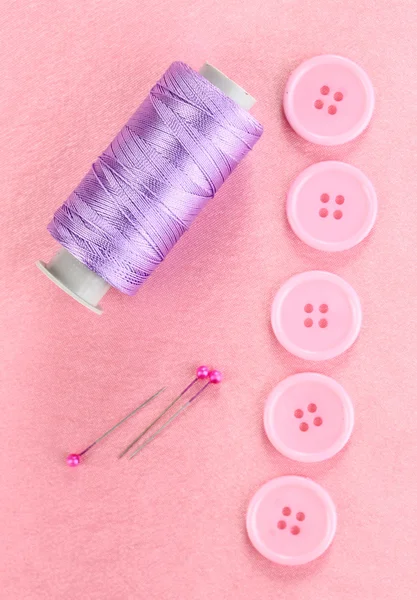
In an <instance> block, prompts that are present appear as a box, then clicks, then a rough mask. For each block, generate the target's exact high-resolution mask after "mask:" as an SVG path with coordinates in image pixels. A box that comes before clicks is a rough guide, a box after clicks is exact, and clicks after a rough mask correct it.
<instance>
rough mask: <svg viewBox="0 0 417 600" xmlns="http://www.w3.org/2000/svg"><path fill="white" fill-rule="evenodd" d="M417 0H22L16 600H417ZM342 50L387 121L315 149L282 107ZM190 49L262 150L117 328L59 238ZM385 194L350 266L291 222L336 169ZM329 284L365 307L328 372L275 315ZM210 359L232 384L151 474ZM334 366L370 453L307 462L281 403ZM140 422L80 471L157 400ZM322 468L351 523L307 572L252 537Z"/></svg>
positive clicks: (6, 542) (10, 261)
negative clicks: (333, 164) (65, 280)
mask: <svg viewBox="0 0 417 600" xmlns="http://www.w3.org/2000/svg"><path fill="white" fill-rule="evenodd" d="M416 34H417V17H416V12H415V2H414V0H402V1H401V0H394V1H393V0H352V1H351V2H345V0H315V1H313V0H297V1H289V0H251V1H249V0H228V2H220V1H219V0H209V1H207V0H193V1H191V0H173V1H172V2H163V1H161V0H141V1H140V2H136V1H135V0H119V1H118V2H112V1H111V0H101V1H99V0H82V1H81V0H73V1H72V2H64V1H62V0H55V1H54V2H50V1H47V0H38V1H31V2H13V1H11V0H3V2H2V6H1V18H0V40H1V42H0V89H1V94H0V121H1V126H0V153H1V156H0V164H1V177H0V197H1V211H0V227H1V228H0V231H1V245H0V252H1V260H0V269H1V273H0V295H1V298H0V333H1V338H0V340H1V360H0V370H1V381H0V392H1V398H2V415H1V419H0V439H1V459H0V460H1V462H0V506H1V510H0V546H1V569H0V589H1V592H0V596H1V598H4V599H5V600H26V599H34V600H38V599H39V600H43V599H48V600H49V599H59V600H131V599H132V600H133V599H139V600H142V599H145V598H146V599H149V600H150V599H152V600H179V599H181V600H228V599H232V598H234V599H239V600H255V599H258V598H259V599H263V600H277V599H282V600H284V599H285V600H317V599H318V598H320V599H323V600H350V599H352V598H360V599H361V600H371V599H372V600H373V599H378V600H388V599H390V600H391V599H392V600H399V599H401V600H412V599H414V598H415V597H416V595H417V575H416V569H415V564H414V561H415V548H416V543H417V525H416V518H415V514H416V504H417V485H416V476H415V465H416V461H417V450H416V438H417V419H416V411H415V398H416V393H417V386H416V376H415V360H416V339H417V327H416V314H417V301H416V276H417V270H416V266H415V265H416V251H415V244H416V238H417V226H416V222H417V221H416V216H415V215H416V212H415V190H416V187H417V174H416V173H417V170H416V157H417V142H416V140H417V128H416V122H417V101H416V100H417V86H416V64H417V43H416V39H417V35H416ZM322 53H334V54H341V55H344V56H347V57H349V58H351V59H352V60H354V61H356V62H358V63H359V64H360V65H361V66H362V67H363V68H364V69H365V70H366V71H367V73H368V74H369V76H370V78H371V80H372V82H373V84H374V87H375V93H376V108H375V113H374V116H373V119H372V121H371V125H370V127H369V128H368V130H367V131H366V132H365V133H364V134H363V135H362V136H361V137H360V138H358V139H357V140H356V141H354V142H352V143H349V144H346V145H344V146H340V147H335V148H324V147H319V146H315V145H313V144H310V143H308V142H305V141H303V140H302V139H301V138H299V137H298V136H297V135H296V134H295V133H293V131H292V130H291V129H290V127H289V126H288V124H287V123H286V121H285V118H284V117H283V114H282V108H281V106H282V95H283V89H284V86H285V82H286V80H287V78H288V76H289V74H290V72H291V70H292V69H294V68H295V67H296V66H297V65H298V64H299V63H300V62H301V61H302V60H304V59H306V58H308V57H311V56H314V55H317V54H322ZM173 60H184V61H185V62H188V63H189V64H190V65H191V66H193V67H194V68H196V69H198V68H199V67H200V65H201V64H202V63H203V62H204V61H205V60H209V61H210V62H211V63H212V64H214V65H216V66H217V67H218V68H219V69H221V70H223V71H224V72H225V73H226V74H228V75H229V76H230V77H231V78H233V79H234V80H235V81H237V82H238V83H239V84H240V85H242V86H243V87H245V88H246V89H247V90H248V92H249V93H251V94H252V95H253V96H255V97H256V98H257V100H258V102H257V104H256V106H255V107H254V109H253V114H254V115H255V116H256V117H257V118H258V119H259V120H260V121H261V123H262V124H263V125H264V127H265V132H264V135H263V138H262V139H261V141H260V142H259V144H258V145H257V146H256V147H255V149H254V151H253V152H252V153H251V154H250V155H249V156H248V157H247V158H246V159H245V161H244V162H243V163H242V164H241V165H240V166H239V168H238V169H237V171H236V172H235V173H234V174H233V176H232V177H231V178H230V179H229V180H228V181H227V182H226V184H225V185H224V186H223V188H222V189H221V190H220V193H219V194H218V195H217V196H216V197H215V199H214V200H213V201H212V202H210V203H209V205H208V206H207V207H206V209H205V210H204V212H203V213H202V214H201V215H200V217H199V218H198V219H197V221H196V222H195V223H194V225H193V226H192V228H191V230H190V231H189V233H187V234H186V235H185V236H184V237H183V238H182V239H181V241H180V242H179V244H178V245H177V246H176V247H175V249H174V250H173V251H172V252H171V254H170V255H169V257H168V258H167V260H166V261H165V262H164V263H163V265H162V266H161V267H160V268H158V270H157V271H156V272H155V273H154V274H153V276H152V277H151V278H150V279H149V280H148V281H147V282H146V284H145V285H144V286H143V288H142V289H141V290H140V291H139V293H138V294H137V295H136V296H135V297H128V296H124V295H122V294H121V293H119V292H117V291H111V292H110V293H109V294H107V296H106V297H105V299H104V300H103V307H104V314H103V315H102V316H101V317H97V316H96V315H94V314H93V313H90V312H88V311H87V310H86V309H85V308H84V307H82V306H81V305H78V304H77V303H76V302H74V301H73V300H72V299H71V298H69V297H68V296H66V295H65V294H64V293H63V292H61V291H60V290H59V289H58V288H56V287H55V286H54V285H53V284H52V283H51V282H49V281H48V280H47V279H46V278H45V277H44V276H43V275H42V274H41V273H40V272H39V271H38V270H37V269H36V268H35V266H34V262H35V261H36V260H38V259H42V260H49V259H50V257H51V256H52V255H53V253H54V252H55V250H56V249H57V245H56V243H55V242H54V241H53V240H52V239H51V237H50V236H49V235H48V233H47V231H46V224H47V223H48V221H49V220H50V217H51V215H52V214H53V212H54V210H55V209H56V207H57V206H59V205H60V204H61V203H62V202H63V201H64V200H65V198H66V197H67V196H68V195H69V193H70V192H71V191H72V189H73V188H74V187H75V186H76V185H77V183H78V182H79V180H80V179H81V177H82V176H83V175H84V173H85V172H86V171H87V170H88V168H89V165H90V164H91V162H92V161H93V160H94V159H95V157H96V156H97V155H98V154H99V153H100V152H101V151H102V150H103V149H104V148H105V147H106V146H107V144H108V143H109V141H110V140H111V139H112V138H113V137H114V136H115V135H116V133H117V132H118V130H119V129H120V128H121V126H122V125H123V124H124V123H125V122H126V120H127V119H128V117H129V116H130V115H131V114H132V112H133V111H134V110H135V108H136V107H137V106H138V105H139V104H140V102H141V101H142V99H143V98H144V96H145V95H146V93H147V92H148V90H149V89H150V87H151V86H152V84H153V83H154V82H155V81H156V80H157V78H158V77H159V76H160V75H161V74H162V73H163V72H164V70H165V69H166V68H167V67H168V65H169V64H170V63H171V62H172V61H173ZM326 159H337V160H345V161H347V162H350V163H352V164H353V165H355V166H357V167H359V168H360V169H362V170H363V171H364V172H365V173H366V174H367V175H368V176H369V177H370V179H371V181H372V182H373V184H374V186H375V188H376V190H377V194H378V198H379V214H378V218H377V222H376V225H375V228H374V230H373V232H372V234H371V236H370V237H369V238H368V239H367V240H366V241H365V242H363V243H362V244H360V245H359V246H358V247H356V248H354V249H352V250H350V251H348V252H344V253H340V254H325V253H322V252H319V251H314V250H312V249H310V248H309V247H307V246H306V245H304V244H303V243H302V242H301V241H299V240H298V239H297V238H296V237H295V236H294V234H293V233H292V232H291V230H290V228H289V226H288V224H287V221H286V217H285V210H284V206H285V195H286V191H287V190H288V187H289V185H290V184H291V182H292V181H293V179H294V178H295V177H296V176H297V175H298V173H299V172H300V171H301V170H302V169H303V168H305V167H307V166H308V165H310V164H312V163H314V162H317V161H318V160H326ZM308 269H325V270H329V271H333V272H335V273H337V274H339V275H341V276H342V277H344V278H345V279H346V280H347V281H348V282H349V283H351V284H352V285H353V287H354V288H355V289H356V291H357V292H358V294H359V296H360V298H361V301H362V305H363V312H364V319H363V327H362V330H361V333H360V336H359V339H358V341H357V342H356V343H355V345H354V346H353V347H352V348H351V349H350V350H349V351H348V352H346V353H345V354H343V355H342V356H340V357H339V358H337V359H334V360H329V361H326V362H323V363H309V362H306V361H303V360H301V359H296V358H294V357H292V356H291V355H290V354H288V353H287V352H286V351H285V350H284V349H283V348H281V347H280V345H279V344H278V342H277V341H276V339H275V338H274V336H273V333H272V331H271V326H270V306H271V302H272V299H273V297H274V295H275V293H276V291H277V289H278V288H279V286H280V284H282V283H283V282H284V281H285V280H286V279H287V278H288V277H290V276H291V275H293V274H295V273H298V272H301V271H304V270H308ZM201 363H209V364H210V365H213V366H216V367H218V368H219V369H221V370H222V371H224V374H225V381H224V383H223V384H222V385H221V386H219V387H214V386H213V387H212V388H210V391H208V392H207V393H206V394H205V395H204V396H202V397H201V399H200V400H199V402H198V404H196V405H195V406H193V407H192V409H190V410H189V411H187V412H186V413H184V414H183V416H182V417H181V419H180V420H179V421H178V422H177V423H176V424H175V426H173V427H171V428H169V429H168V430H167V431H166V432H165V433H164V435H163V436H161V437H160V438H159V439H158V441H157V442H155V443H154V444H153V445H152V446H151V447H149V448H147V450H146V452H143V454H141V455H139V456H138V457H136V458H135V460H133V461H130V462H129V461H126V460H121V461H118V460H117V454H118V452H119V451H120V450H121V449H122V448H123V447H124V446H125V445H126V444H127V443H128V442H129V441H130V440H131V439H133V437H134V436H135V434H137V433H138V432H139V430H140V428H141V427H142V426H143V425H144V424H145V423H146V422H147V421H148V420H149V419H150V418H151V416H153V415H154V414H155V413H156V412H157V410H158V409H161V408H162V407H163V406H165V404H166V403H167V401H168V395H169V397H173V395H174V394H175V393H176V392H179V391H180V390H181V389H183V387H185V385H187V383H188V382H189V381H190V380H191V379H192V377H193V370H194V368H195V367H196V366H197V365H198V364H201ZM306 370H314V371H318V372H322V373H325V374H327V375H331V376H332V377H334V378H335V379H337V380H338V381H339V382H340V383H341V384H342V385H343V386H344V387H345V388H346V390H347V391H348V393H349V394H350V395H351V397H352V399H353V403H354V407H355V413H356V422H355V428H354V431H353V435H352V438H351V440H350V442H349V444H348V446H347V447H346V448H345V449H344V450H343V451H342V452H341V453H340V454H339V455H337V456H336V457H334V458H333V459H331V460H328V461H325V462H323V463H319V464H314V465H306V464H302V463H296V462H293V461H291V460H289V459H286V458H284V457H283V456H281V455H280V454H278V453H277V451H276V450H275V449H274V448H273V447H272V446H271V444H270V443H269V442H268V440H267V438H266V436H265V434H264V431H263V426H262V417H263V407H264V403H265V400H266V397H267V395H268V393H269V392H270V390H271V389H272V388H273V387H274V386H275V385H276V384H277V383H278V382H279V381H280V380H281V379H283V378H284V377H286V376H287V375H290V374H292V373H297V372H302V371H306ZM163 385H167V386H168V387H169V390H168V391H167V396H164V397H161V398H158V400H156V401H155V402H154V403H153V404H151V405H149V406H148V407H147V408H146V409H145V410H144V411H143V413H141V414H140V415H138V416H137V417H136V418H135V419H134V421H132V422H130V423H128V424H126V425H125V426H124V427H123V428H121V429H120V430H118V432H117V433H115V434H114V435H112V436H110V437H109V438H108V439H107V440H106V441H105V442H103V443H102V444H101V446H98V447H97V448H96V449H94V450H93V451H91V454H90V455H88V457H86V460H85V461H84V464H82V465H81V466H80V467H78V468H77V469H69V468H68V467H66V465H65V456H66V454H68V453H69V452H74V451H80V450H81V449H82V448H84V447H85V446H86V445H88V443H90V442H91V441H92V440H94V439H95V438H96V437H98V435H100V434H101V433H102V432H104V431H105V430H106V429H107V428H109V427H110V426H111V425H112V424H113V423H115V422H116V421H117V420H119V419H121V418H122V417H123V416H124V415H125V414H126V413H127V412H129V411H130V410H131V409H132V408H133V407H134V406H136V405H137V404H139V403H140V401H141V400H142V399H145V398H146V397H148V396H149V395H151V394H152V393H153V392H155V391H156V390H157V389H158V388H159V387H161V386H163ZM284 474H299V475H307V476H310V477H312V478H313V479H314V480H315V481H317V482H318V483H320V484H321V485H323V486H324V487H325V488H326V489H327V491H328V492H329V493H330V494H331V496H332V498H333V499H334V501H335V504H336V506H337V511H338V529H337V533H336V537H335V540H334V543H333V544H332V546H331V548H330V549H329V550H328V552H326V553H325V554H324V555H323V556H322V557H321V558H319V559H317V560H316V561H314V562H312V563H310V564H308V565H306V566H304V567H300V568H287V567H280V566H277V565H275V564H273V563H271V562H269V561H267V560H266V559H264V558H263V557H262V556H261V555H259V554H258V553H257V552H256V550H255V549H254V548H253V547H252V546H251V544H250V542H249V540H248V538H247V535H246V531H245V511H246V507H247V505H248V502H249V500H250V498H251V497H252V495H253V494H254V492H255V491H256V490H257V489H258V487H259V486H260V485H261V484H262V483H264V482H265V481H267V480H269V479H271V478H272V477H276V476H279V475H284Z"/></svg>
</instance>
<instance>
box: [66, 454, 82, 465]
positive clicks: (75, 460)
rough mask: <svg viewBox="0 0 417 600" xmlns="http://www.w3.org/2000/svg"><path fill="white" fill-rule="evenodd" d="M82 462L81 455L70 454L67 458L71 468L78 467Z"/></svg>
mask: <svg viewBox="0 0 417 600" xmlns="http://www.w3.org/2000/svg"><path fill="white" fill-rule="evenodd" d="M80 462H81V457H80V455H79V454H68V456H67V465H68V466H69V467H77V466H78V465H79V464H80Z"/></svg>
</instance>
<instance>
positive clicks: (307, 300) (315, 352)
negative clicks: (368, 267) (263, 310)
mask: <svg viewBox="0 0 417 600" xmlns="http://www.w3.org/2000/svg"><path fill="white" fill-rule="evenodd" d="M361 321H362V311H361V305H360V301H359V298H358V296H357V294H356V292H355V290H354V289H353V288H352V287H351V286H350V285H349V284H348V283H347V282H346V281H345V280H344V279H342V278H341V277H338V276H337V275H334V274H333V273H327V272H326V271H306V272H305V273H301V274H299V275H294V277H291V278H290V279H288V281H286V282H285V283H284V285H283V286H282V287H281V288H280V289H279V291H278V293H277V295H276V296H275V299H274V302H273V304H272V328H273V330H274V333H275V335H276V336H277V339H278V341H279V342H280V343H281V344H282V345H283V346H284V348H286V349H287V350H288V351H289V352H291V353H292V354H295V355H296V356H299V357H301V358H305V359H307V360H327V359H329V358H333V357H335V356H338V355H339V354H342V352H344V351H345V350H347V349H348V348H349V347H350V346H351V345H352V344H353V342H354V341H355V340H356V338H357V336H358V334H359V330H360V327H361Z"/></svg>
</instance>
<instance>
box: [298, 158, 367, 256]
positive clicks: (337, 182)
mask: <svg viewBox="0 0 417 600" xmlns="http://www.w3.org/2000/svg"><path fill="white" fill-rule="evenodd" d="M376 213H377V198H376V193H375V190H374V188H373V186H372V183H371V182H370V181H369V179H368V178H367V177H366V175H364V174H363V173H362V171H360V170H359V169H357V168H356V167H352V165H348V164H346V163H343V162H337V161H328V162H319V163H316V164H315V165H312V166H311V167H308V168H307V169H305V170H304V171H303V172H302V173H300V175H299V176H298V177H297V179H296V180H295V181H294V183H293V184H292V186H291V188H290V191H289V192H288V197H287V216H288V220H289V222H290V225H291V227H292V229H293V231H294V233H295V234H296V235H298V237H299V238H300V239H301V240H303V242H305V243H306V244H308V245H309V246H312V247H313V248H317V249H318V250H328V251H335V250H347V249H348V248H352V247H353V246H355V245H356V244H358V243H359V242H361V241H362V240H363V239H364V238H365V237H366V236H367V235H368V233H369V232H370V231H371V229H372V227H373V225H374V223H375V219H376Z"/></svg>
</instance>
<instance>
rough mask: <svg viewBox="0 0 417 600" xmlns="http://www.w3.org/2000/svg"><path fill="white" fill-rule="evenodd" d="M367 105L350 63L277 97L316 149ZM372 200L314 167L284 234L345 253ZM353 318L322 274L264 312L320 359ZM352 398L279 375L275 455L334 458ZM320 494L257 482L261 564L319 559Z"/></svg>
mask: <svg viewBox="0 0 417 600" xmlns="http://www.w3.org/2000/svg"><path fill="white" fill-rule="evenodd" d="M373 106H374V96H373V90H372V85H371V83H370V81H369V79H368V77H367V75H366V74H365V73H364V71H363V70H362V69H361V68H360V67H359V66H358V65H356V64H355V63H352V62H351V61H349V60H347V59H344V58H342V57H338V56H321V57H316V58H313V59H311V60H309V61H306V62H305V63H303V64H302V65H301V66H300V67H298V69H296V70H295V71H294V73H293V74H292V75H291V77H290V79H289V81H288V84H287V87H286V92H285V99H284V109H285V114H286V116H287V119H288V121H289V122H290V124H291V125H292V127H293V128H294V130H295V131H296V132H297V133H299V134H300V135H301V136H302V137H304V138H305V139H307V140H309V141H311V142H314V143H318V144H323V145H335V144H340V143H344V142H347V141H349V140H351V139H353V138H354V137H356V136H357V135H359V134H360V133H361V132H362V131H363V130H364V129H365V127H366V126H367V125H368V123H369V120H370V118H371V115H372V111H373ZM376 212H377V200H376V194H375V191H374V188H373V186H372V184H371V182H370V181H369V179H368V178H367V177H366V176H365V175H364V174H363V173H362V172H361V171H359V169H356V168H355V167H352V166H351V165H348V164H345V163H341V162H337V161H329V162H321V163H317V164H315V165H313V166H311V167H309V168H308V169H306V170H305V171H303V172H302V173H301V175H299V177H298V178H297V179H296V180H295V182H294V183H293V185H292V186H291V189H290V191H289V194H288V198H287V216H288V220H289V222H290V224H291V227H292V229H293V231H294V232H295V233H296V234H297V235H298V237H299V238H300V239H302V240H303V241H304V242H306V243H307V244H309V245H310V246H312V247H314V248H317V249H320V250H328V251H336V250H346V249H348V248H351V247H352V246H354V245H355V244H357V243H359V242H360V241H362V240H363V239H364V238H365V237H366V235H367V234H368V233H369V231H370V230H371V228H372V226H373V224H374V222H375V218H376ZM361 320H362V312H361V305H360V301H359V298H358V296H357V294H356V292H355V291H354V289H353V288H352V287H351V286H350V285H349V284H348V283H347V282H346V281H344V280H343V279H341V278H340V277H338V276H337V275H334V274H333V273H327V272H324V271H310V272H306V273H302V274H300V275H296V276H294V277H291V278H290V279H289V280H288V281H287V282H286V283H285V284H284V285H283V286H282V287H281V288H280V290H279V291H278V294H277V295H276V297H275V300H274V302H273V306H272V326H273V330H274V332H275V335H276V337H277V338H278V340H279V342H280V343H281V344H282V345H283V346H284V347H285V348H286V349H287V350H288V351H289V352H291V353H293V354H295V355H296V356H299V357H301V358H304V359H307V360H327V359H330V358H333V357H335V356H338V355H339V354H341V353H342V352H344V351H345V350H347V349H348V348H349V347H350V346H351V345H352V344H353V342H354V341H355V340H356V338H357V336H358V334H359V330H360V327H361ZM353 422H354V413H353V405H352V402H351V400H350V398H349V396H348V394H347V393H346V391H345V390H344V389H343V387H342V386H341V385H340V384H339V383H337V382H336V381H335V380H333V379H332V378H330V377H326V376H324V375H321V374H319V373H301V374H297V375H293V376H290V377H287V379H285V380H284V381H282V382H281V383H280V384H279V385H278V386H277V387H276V388H275V389H274V390H273V392H272V393H271V394H270V396H269V398H268V401H267V403H266V406H265V412H264V426H265V431H266V433H267V436H268V438H269V440H270V441H271V443H272V444H273V445H274V446H275V448H276V449H277V450H279V451H280V452H281V453H282V454H283V455H284V456H287V457H288V458H291V459H293V460H297V461H301V462H317V461H322V460H325V459H328V458H331V457H332V456H334V455H335V454H336V453H337V452H339V451H340V450H341V449H342V448H343V447H344V445H345V444H346V443H347V441H348V440H349V437H350V435H351V432H352V429H353ZM336 521H337V517H336V509H335V506H334V504H333V501H332V499H331V498H330V496H329V494H328V493H327V492H326V491H325V490H324V489H323V488H322V487H321V486H320V485H318V484H317V483H315V482H314V481H312V480H310V479H308V478H305V477H295V476H289V477H278V478H277V479H273V480H272V481H270V482H268V483H266V484H265V485H264V486H262V487H261V488H260V489H259V490H258V492H257V493H256V494H255V496H254V497H253V499H252V501H251V503H250V505H249V509H248V513H247V530H248V534H249V538H250V539H251V541H252V543H253V545H254V546H255V548H256V549H257V550H258V551H259V552H260V553H261V554H263V555H264V556H266V557H267V558H269V559H270V560H272V561H274V562H277V563H281V564H285V565H298V564H303V563H306V562H309V561H311V560H313V559H314V558H317V557H318V556H320V555H321V554H322V553H323V552H324V551H325V550H326V549H327V548H328V546H329V545H330V543H331V542H332V540H333V537H334V535H335V531H336Z"/></svg>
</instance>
